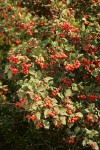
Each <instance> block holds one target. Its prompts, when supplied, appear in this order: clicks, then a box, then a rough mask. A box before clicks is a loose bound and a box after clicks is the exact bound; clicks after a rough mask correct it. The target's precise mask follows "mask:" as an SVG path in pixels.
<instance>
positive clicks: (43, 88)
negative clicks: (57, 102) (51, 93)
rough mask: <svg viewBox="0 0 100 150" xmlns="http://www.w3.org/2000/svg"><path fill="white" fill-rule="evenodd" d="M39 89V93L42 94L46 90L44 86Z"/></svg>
mask: <svg viewBox="0 0 100 150" xmlns="http://www.w3.org/2000/svg"><path fill="white" fill-rule="evenodd" d="M37 89H38V92H42V91H44V90H45V87H44V86H39V87H38V88H37Z"/></svg>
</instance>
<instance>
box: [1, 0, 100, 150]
mask: <svg viewBox="0 0 100 150" xmlns="http://www.w3.org/2000/svg"><path fill="white" fill-rule="evenodd" d="M99 4H100V3H99V0H77V1H75V0H27V1H24V0H23V1H10V0H8V1H7V0H5V1H3V0H1V1H0V15H1V26H0V28H1V29H2V30H0V37H1V39H0V40H1V43H3V45H4V44H6V45H9V47H10V48H9V51H8V53H7V59H6V62H5V69H4V72H3V73H2V75H1V76H3V77H4V78H5V79H6V80H7V82H8V84H7V83H6V84H7V85H8V87H9V89H10V90H9V91H10V94H11V95H10V99H9V94H8V100H6V102H5V103H7V102H8V101H9V102H11V103H12V102H13V105H14V107H17V108H16V109H18V110H19V111H20V110H23V111H25V112H27V113H25V114H24V115H23V117H24V118H25V119H26V120H28V121H29V122H30V121H31V122H32V123H33V126H34V128H35V130H36V131H37V132H38V131H40V132H41V131H43V132H42V134H41V133H40V135H42V140H44V141H45V143H46V146H47V149H50V150H51V149H57V150H58V149H60V150H61V149H65V148H67V149H72V150H76V149H87V148H89V149H95V150H99V147H100V140H99V139H100V135H99V131H100V124H99V123H100V122H99V119H100V46H99V41H100V39H99V36H100V14H99ZM12 88H14V91H13V92H12ZM3 103H4V102H3ZM47 139H48V142H47ZM50 141H54V142H50Z"/></svg>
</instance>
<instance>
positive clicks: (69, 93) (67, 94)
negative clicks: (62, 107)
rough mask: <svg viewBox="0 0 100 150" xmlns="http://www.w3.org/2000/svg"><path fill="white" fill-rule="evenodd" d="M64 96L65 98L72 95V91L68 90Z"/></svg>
mask: <svg viewBox="0 0 100 150" xmlns="http://www.w3.org/2000/svg"><path fill="white" fill-rule="evenodd" d="M64 95H65V96H66V97H67V96H71V95H72V91H71V90H70V89H67V90H66V91H65V93H64Z"/></svg>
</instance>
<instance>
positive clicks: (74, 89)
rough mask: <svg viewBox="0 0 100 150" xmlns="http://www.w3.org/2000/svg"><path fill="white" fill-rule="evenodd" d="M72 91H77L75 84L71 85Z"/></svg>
mask: <svg viewBox="0 0 100 150" xmlns="http://www.w3.org/2000/svg"><path fill="white" fill-rule="evenodd" d="M72 90H73V91H78V87H77V84H76V83H73V84H72Z"/></svg>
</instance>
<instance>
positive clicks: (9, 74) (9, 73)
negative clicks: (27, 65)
mask: <svg viewBox="0 0 100 150" xmlns="http://www.w3.org/2000/svg"><path fill="white" fill-rule="evenodd" d="M11 77H12V72H11V71H10V70H9V71H8V79H10V78H11Z"/></svg>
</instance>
